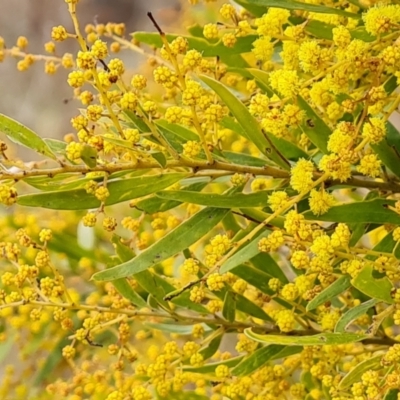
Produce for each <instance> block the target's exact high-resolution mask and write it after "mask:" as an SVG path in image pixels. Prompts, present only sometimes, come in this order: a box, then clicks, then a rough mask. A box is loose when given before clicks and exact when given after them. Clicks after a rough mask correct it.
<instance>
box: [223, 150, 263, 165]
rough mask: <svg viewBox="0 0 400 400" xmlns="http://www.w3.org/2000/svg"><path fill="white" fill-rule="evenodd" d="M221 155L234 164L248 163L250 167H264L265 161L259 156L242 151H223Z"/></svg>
mask: <svg viewBox="0 0 400 400" xmlns="http://www.w3.org/2000/svg"><path fill="white" fill-rule="evenodd" d="M222 154H223V156H224V157H225V158H226V159H227V160H228V161H231V162H233V163H235V164H240V165H249V166H251V167H264V166H265V164H266V162H265V160H263V159H261V158H257V157H254V156H250V155H249V154H244V153H234V152H232V151H223V152H222Z"/></svg>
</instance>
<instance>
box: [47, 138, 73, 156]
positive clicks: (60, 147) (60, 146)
mask: <svg viewBox="0 0 400 400" xmlns="http://www.w3.org/2000/svg"><path fill="white" fill-rule="evenodd" d="M43 140H44V142H45V143H46V144H47V146H48V147H49V148H50V150H51V151H52V152H53V153H59V154H65V148H66V147H67V143H65V142H63V141H61V140H57V139H50V138H44V139H43Z"/></svg>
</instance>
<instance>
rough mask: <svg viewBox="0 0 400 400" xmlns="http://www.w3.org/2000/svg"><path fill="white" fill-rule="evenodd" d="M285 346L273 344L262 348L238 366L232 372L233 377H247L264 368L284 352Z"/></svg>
mask: <svg viewBox="0 0 400 400" xmlns="http://www.w3.org/2000/svg"><path fill="white" fill-rule="evenodd" d="M284 348H285V346H282V345H279V344H271V345H269V346H265V347H261V348H259V349H258V350H256V351H255V352H254V353H252V354H251V355H249V356H247V357H245V359H244V360H243V361H242V362H241V363H240V364H238V365H237V366H236V367H235V368H234V369H233V370H232V371H231V374H232V375H233V376H246V375H249V374H251V373H252V372H254V371H256V370H257V369H258V368H261V367H262V366H264V365H265V364H266V363H267V362H269V361H270V360H271V359H272V356H274V355H275V354H277V353H279V352H280V351H281V350H283V349H284Z"/></svg>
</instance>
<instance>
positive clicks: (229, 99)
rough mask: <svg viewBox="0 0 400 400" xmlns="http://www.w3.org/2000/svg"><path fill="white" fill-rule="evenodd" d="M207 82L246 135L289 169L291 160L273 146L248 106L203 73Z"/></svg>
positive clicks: (264, 152) (259, 147) (275, 160)
mask: <svg viewBox="0 0 400 400" xmlns="http://www.w3.org/2000/svg"><path fill="white" fill-rule="evenodd" d="M200 79H201V80H202V81H203V82H205V83H206V84H207V85H208V86H209V87H210V88H211V89H212V90H213V91H214V92H215V93H216V94H217V95H218V96H219V97H220V98H221V100H222V101H223V102H224V103H225V104H226V105H227V107H228V108H229V110H230V111H231V113H232V115H233V116H234V117H235V118H236V119H237V121H238V122H239V124H240V125H241V126H242V128H243V129H244V131H245V133H246V137H247V138H248V139H249V140H250V141H251V142H252V143H254V144H255V145H256V146H257V148H258V149H259V150H260V151H261V153H263V154H264V155H265V156H267V157H268V158H270V159H271V160H272V161H274V162H275V163H276V164H277V165H279V166H281V167H282V168H284V169H289V168H290V164H289V162H288V161H287V160H286V159H285V158H284V157H283V156H281V155H280V154H279V153H278V152H277V151H276V149H274V148H272V147H271V145H270V144H269V143H268V141H267V140H266V138H265V137H264V135H263V132H262V130H261V128H260V126H259V124H258V122H257V120H256V119H255V118H254V117H253V116H252V115H251V114H250V112H249V110H248V109H247V107H246V106H245V105H244V104H243V103H242V102H241V101H240V100H239V99H238V98H237V97H236V96H235V95H234V94H233V93H232V92H231V91H230V90H229V89H228V88H227V87H226V86H225V85H223V84H222V83H221V82H218V81H216V80H215V79H212V78H210V77H208V76H205V75H201V76H200Z"/></svg>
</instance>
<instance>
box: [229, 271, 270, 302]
mask: <svg viewBox="0 0 400 400" xmlns="http://www.w3.org/2000/svg"><path fill="white" fill-rule="evenodd" d="M231 272H232V273H233V274H235V275H236V276H238V277H239V278H241V279H243V280H245V281H246V282H247V283H249V284H250V285H253V286H254V287H256V288H257V289H259V290H260V291H261V292H262V293H266V294H269V295H273V294H274V292H273V291H272V289H271V288H270V287H269V286H268V281H269V280H270V279H271V278H270V276H268V275H267V274H265V273H264V272H261V271H259V270H257V269H256V268H254V267H252V266H249V265H244V264H241V265H238V266H236V267H234V268H233V269H232V270H231Z"/></svg>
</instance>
